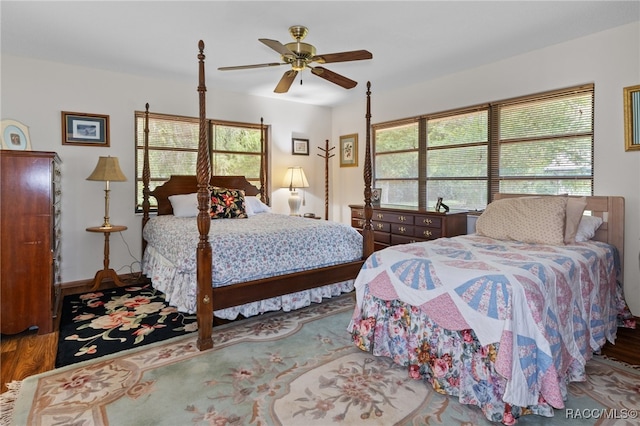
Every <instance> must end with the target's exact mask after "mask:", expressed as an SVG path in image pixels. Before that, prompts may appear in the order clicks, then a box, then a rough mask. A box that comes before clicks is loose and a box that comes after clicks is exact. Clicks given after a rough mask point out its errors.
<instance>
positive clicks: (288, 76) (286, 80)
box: [274, 70, 298, 93]
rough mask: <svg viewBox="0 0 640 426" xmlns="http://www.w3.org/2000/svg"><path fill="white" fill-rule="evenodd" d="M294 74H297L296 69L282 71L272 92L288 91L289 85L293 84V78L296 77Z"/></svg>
mask: <svg viewBox="0 0 640 426" xmlns="http://www.w3.org/2000/svg"><path fill="white" fill-rule="evenodd" d="M296 75H298V71H294V70H289V71H287V72H285V73H284V75H283V76H282V78H281V79H280V81H279V82H278V85H277V86H276V88H275V90H274V92H275V93H287V92H288V91H289V87H291V85H292V84H293V80H295V79H296Z"/></svg>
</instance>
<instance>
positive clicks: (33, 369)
mask: <svg viewBox="0 0 640 426" xmlns="http://www.w3.org/2000/svg"><path fill="white" fill-rule="evenodd" d="M111 286H112V285H110V283H109V282H105V283H103V286H102V288H108V287H111ZM86 291H89V288H88V287H87V286H76V287H69V288H67V289H65V290H63V295H62V297H64V294H75V293H84V292H86ZM59 318H60V315H59V313H58V316H57V318H56V321H55V322H54V330H55V331H54V332H53V333H49V334H44V335H41V336H39V335H38V334H37V331H33V330H30V331H25V332H23V333H20V334H16V335H12V336H7V335H2V340H0V358H1V360H0V380H1V381H2V382H1V383H2V392H6V391H7V386H6V383H8V382H11V381H12V380H23V379H25V378H27V377H29V376H32V375H34V374H39V373H44V372H45V371H49V370H53V369H54V368H55V362H56V352H57V349H58V331H57V330H58V328H59ZM636 320H637V321H638V327H637V328H636V329H628V328H619V329H618V337H617V339H616V344H615V345H612V344H610V343H607V344H606V345H605V346H604V348H603V350H602V353H603V354H604V355H606V356H608V357H611V358H614V359H617V360H619V361H623V362H626V363H629V364H632V365H640V318H636Z"/></svg>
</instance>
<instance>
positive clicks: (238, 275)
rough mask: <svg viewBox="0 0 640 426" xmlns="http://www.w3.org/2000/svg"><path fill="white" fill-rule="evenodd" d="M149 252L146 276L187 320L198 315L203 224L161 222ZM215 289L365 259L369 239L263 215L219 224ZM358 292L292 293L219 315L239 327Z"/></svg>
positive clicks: (329, 225) (214, 225)
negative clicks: (240, 322)
mask: <svg viewBox="0 0 640 426" xmlns="http://www.w3.org/2000/svg"><path fill="white" fill-rule="evenodd" d="M143 236H144V238H145V239H146V240H147V242H148V245H147V248H146V250H145V253H144V257H143V267H142V270H143V272H144V273H145V274H146V275H147V276H149V277H151V280H152V282H153V285H154V287H155V288H157V289H158V290H160V291H162V292H163V293H165V295H166V297H167V301H168V302H169V303H170V304H171V305H173V306H176V307H177V308H178V309H179V310H180V311H182V312H189V313H193V312H195V310H196V289H197V288H196V287H197V285H196V246H197V243H198V239H199V233H198V227H197V222H196V219H195V218H177V217H174V216H172V215H166V216H158V217H153V218H151V219H150V220H149V222H148V223H147V225H146V226H145V228H144V231H143ZM209 240H210V242H211V247H212V268H213V286H214V287H219V286H224V285H230V284H235V283H239V282H244V281H249V280H254V279H260V278H266V277H271V276H276V275H282V274H287V273H292V272H297V271H302V270H307V269H313V268H318V267H323V266H330V265H335V264H339V263H344V262H349V261H354V260H358V259H361V258H362V236H361V235H360V234H359V233H358V232H357V231H356V230H355V229H353V228H352V227H350V226H348V225H344V224H341V223H336V222H331V221H325V220H313V219H306V218H302V217H292V216H287V215H282V214H275V213H261V214H258V215H255V216H251V217H249V218H246V219H216V220H212V221H211V228H210V232H209ZM351 290H353V280H351V281H347V282H343V283H339V284H336V285H330V286H324V287H320V288H317V289H311V290H309V291H306V292H298V293H292V294H290V295H287V296H283V297H279V298H271V299H267V300H265V301H261V302H254V303H251V304H247V305H242V306H240V307H233V308H228V309H223V310H218V311H215V312H214V314H215V315H216V316H217V317H219V318H224V319H235V318H236V317H237V315H238V314H242V315H244V316H247V317H248V316H252V315H256V314H258V313H263V312H266V311H270V310H279V309H283V310H285V311H287V310H292V309H298V308H300V307H303V306H307V305H309V303H310V302H311V301H313V302H320V301H321V300H322V298H323V297H325V298H326V297H331V296H337V295H339V294H341V293H342V292H346V291H351Z"/></svg>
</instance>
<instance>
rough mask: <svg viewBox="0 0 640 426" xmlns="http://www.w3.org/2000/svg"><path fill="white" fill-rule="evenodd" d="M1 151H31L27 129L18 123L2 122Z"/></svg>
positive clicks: (12, 121)
mask: <svg viewBox="0 0 640 426" xmlns="http://www.w3.org/2000/svg"><path fill="white" fill-rule="evenodd" d="M1 132H2V133H0V136H1V137H2V149H10V150H13V151H31V139H29V128H28V127H27V126H25V125H24V124H22V123H20V122H19V121H15V120H2V129H1Z"/></svg>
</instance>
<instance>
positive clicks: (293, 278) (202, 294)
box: [142, 40, 373, 350]
mask: <svg viewBox="0 0 640 426" xmlns="http://www.w3.org/2000/svg"><path fill="white" fill-rule="evenodd" d="M198 49H199V53H198V66H199V67H198V70H199V73H198V74H199V75H198V82H199V84H198V93H199V110H200V111H199V123H200V132H199V141H198V159H197V166H196V175H195V176H172V177H171V178H170V179H169V180H168V181H167V182H166V183H164V184H163V185H161V186H159V187H157V188H156V189H155V190H154V191H150V190H149V181H150V178H151V174H150V167H149V155H148V134H149V127H148V115H149V104H147V105H146V113H145V129H144V159H143V170H142V181H143V191H142V193H143V203H142V208H143V217H142V228H143V229H144V226H145V224H146V223H147V222H148V221H149V209H150V203H149V196H154V197H155V198H156V199H157V201H158V215H162V214H172V213H173V210H172V208H171V203H170V202H169V198H168V197H169V196H170V195H176V194H189V193H193V192H196V189H197V193H198V216H197V223H198V232H199V234H200V238H199V242H198V245H197V248H196V263H197V303H196V311H197V322H198V340H197V346H198V349H199V350H206V349H210V348H212V347H213V339H212V337H211V335H212V332H213V311H214V310H219V309H223V308H228V307H232V306H237V305H241V304H244V303H249V302H255V301H258V300H263V299H266V298H270V297H276V296H281V295H284V294H288V293H293V292H296V291H303V290H308V289H310V288H315V287H320V286H324V285H327V284H334V283H338V282H342V281H346V280H351V279H355V278H356V276H357V275H358V272H359V271H360V268H361V267H362V264H363V262H364V260H366V258H367V257H369V255H370V254H371V253H373V227H372V224H371V220H372V216H373V207H372V204H371V178H372V173H371V170H372V167H371V154H370V151H371V149H370V146H371V130H370V129H371V90H370V89H371V84H370V83H367V112H366V128H367V130H366V142H365V144H366V148H365V149H366V154H365V164H364V184H365V187H364V205H365V208H364V215H365V218H364V219H365V224H364V226H363V230H362V235H363V257H362V259H360V260H358V261H355V262H349V263H343V264H340V265H334V266H330V267H324V268H319V269H313V270H308V271H302V272H296V273H293V274H287V275H280V276H275V277H271V278H266V279H261V280H254V281H248V282H244V283H239V284H234V285H229V286H224V287H216V288H213V286H212V267H211V260H212V252H211V244H210V242H209V230H210V227H211V218H210V216H209V212H210V203H211V191H210V186H221V187H225V188H232V189H243V190H244V191H245V193H246V195H258V194H261V189H258V188H256V187H255V186H254V185H252V184H251V183H249V182H248V181H247V180H246V179H245V178H244V176H211V167H210V162H209V161H210V160H209V158H210V156H209V144H208V140H209V139H208V133H209V129H208V125H207V119H206V98H205V92H206V90H207V89H206V86H205V73H204V59H205V55H204V42H203V41H202V40H200V42H199V43H198ZM261 137H263V135H262V136H261ZM261 167H263V165H261ZM260 175H261V176H260V177H261V188H265V184H264V181H263V176H264V171H263V170H261V172H260ZM261 195H263V196H265V194H261ZM264 199H265V198H263V200H264ZM145 245H146V243H145V242H144V240H143V251H144V247H145Z"/></svg>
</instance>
